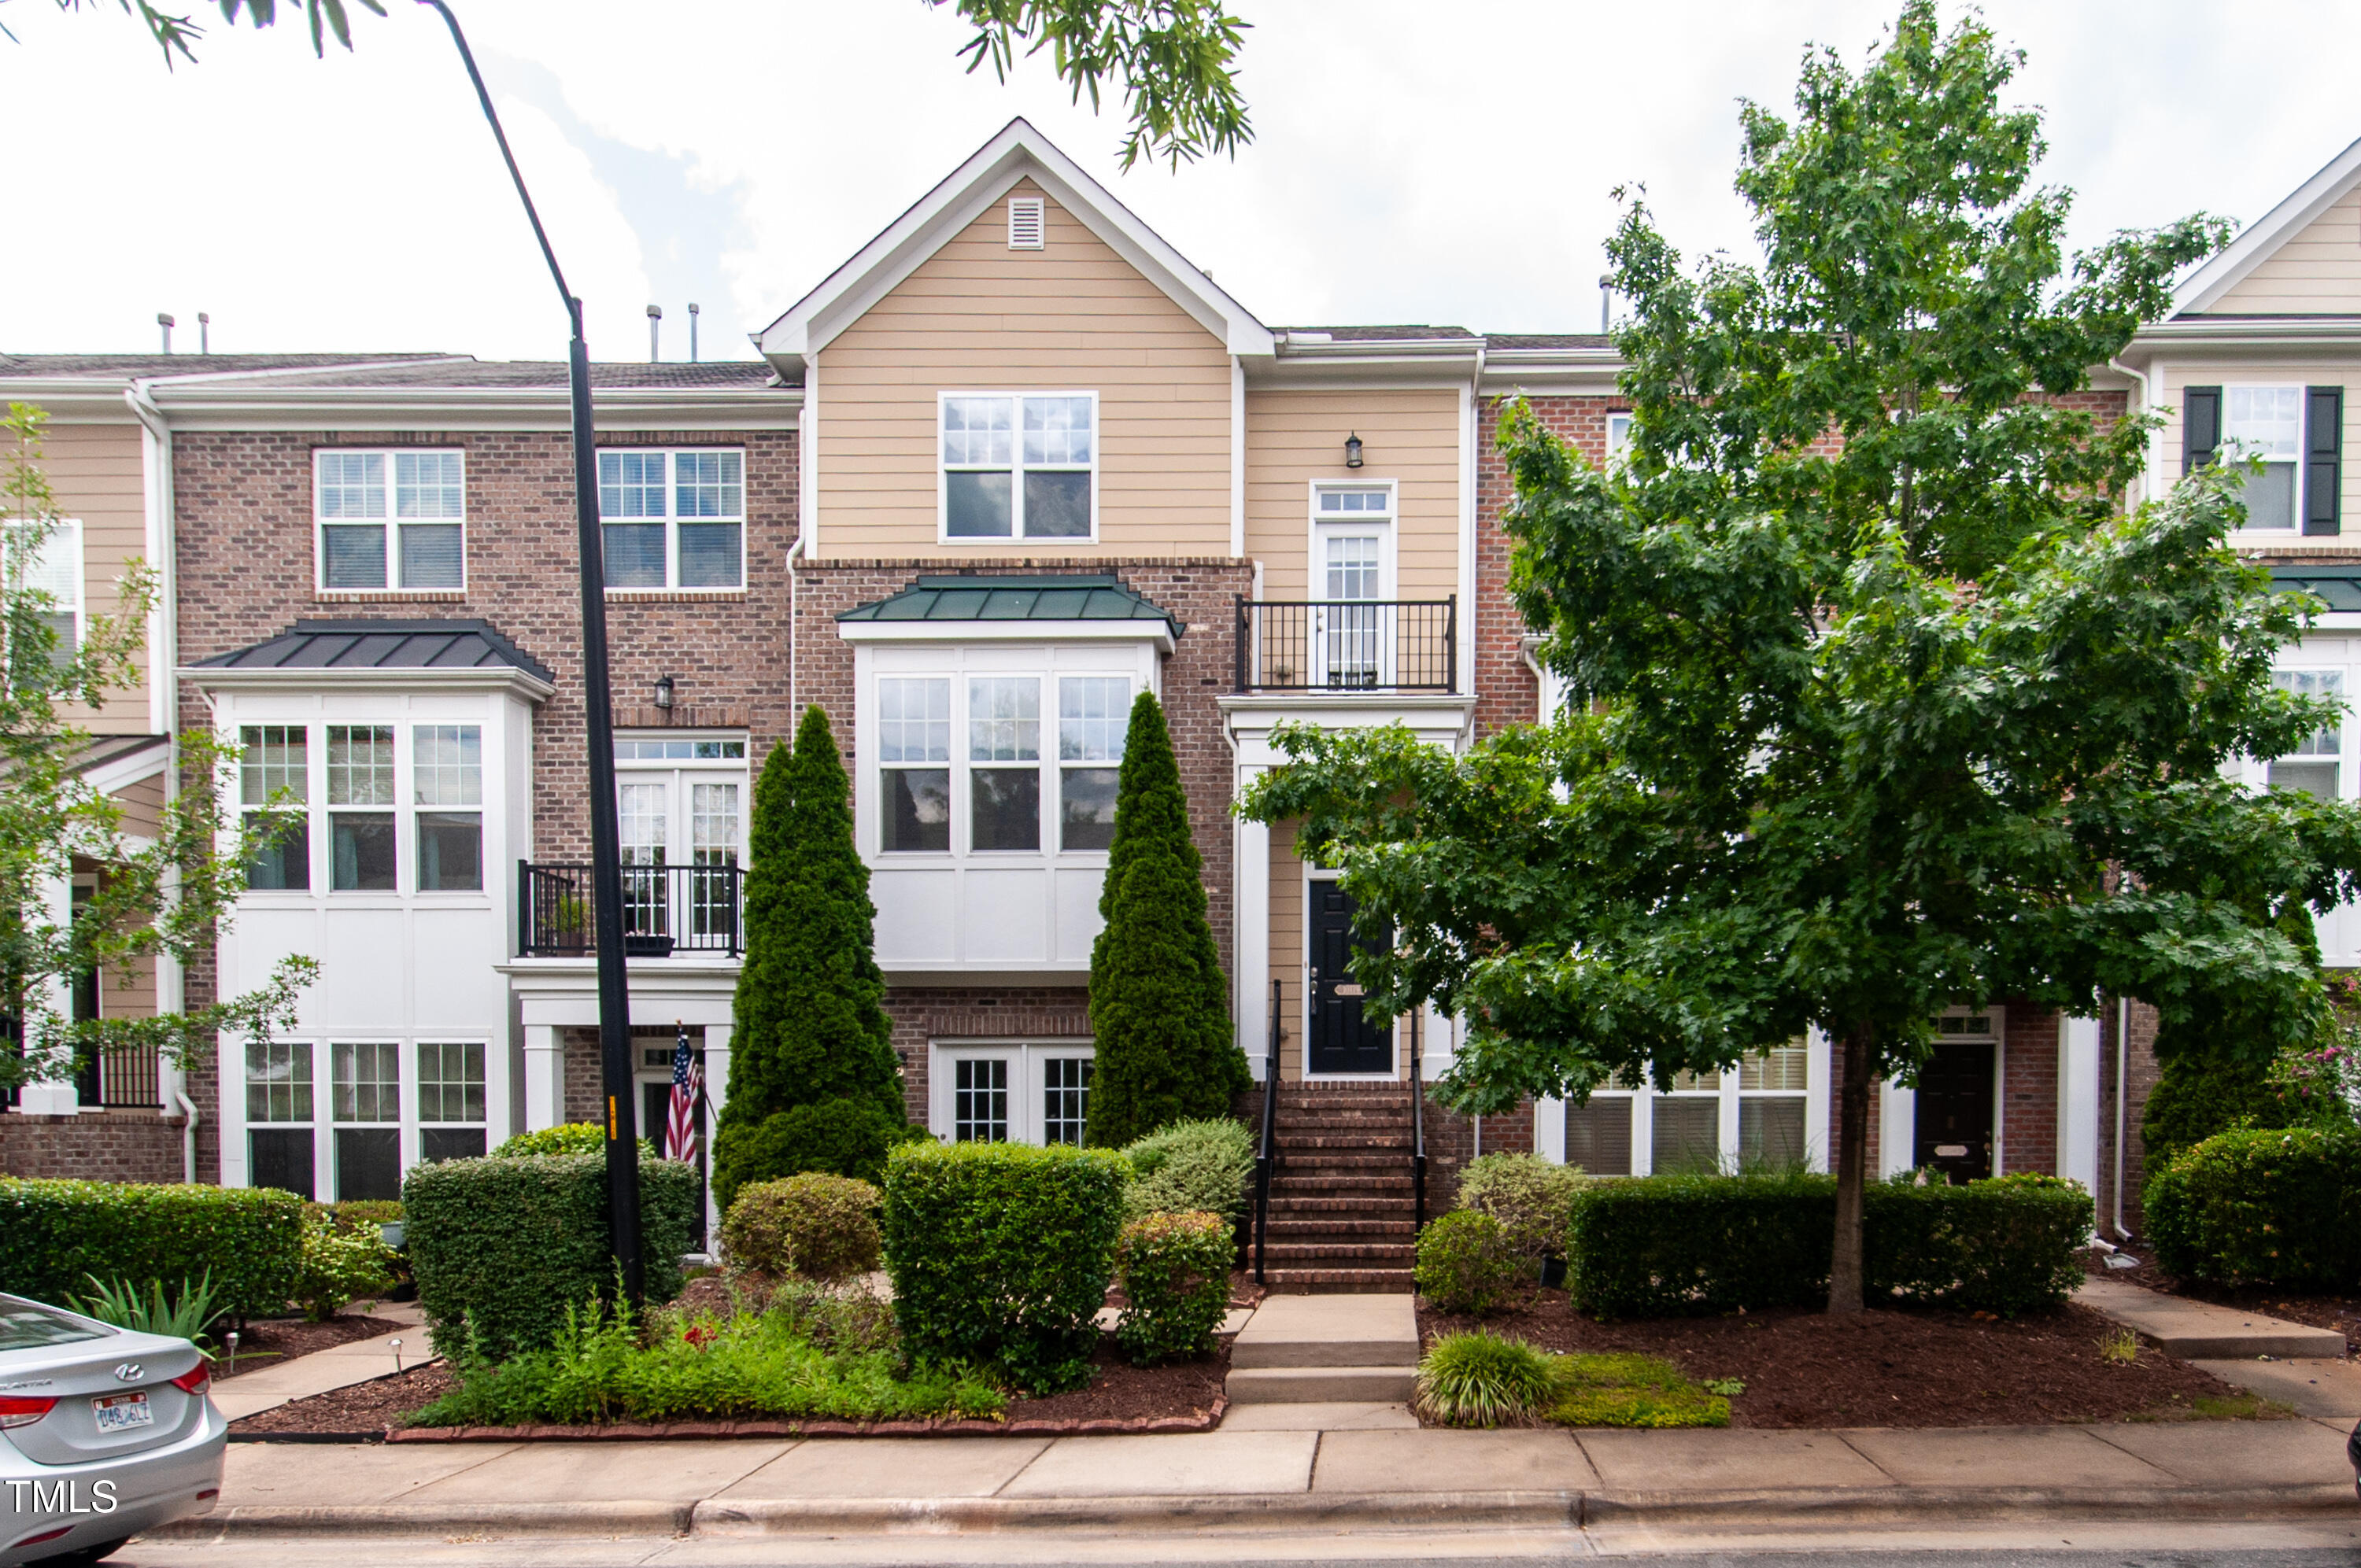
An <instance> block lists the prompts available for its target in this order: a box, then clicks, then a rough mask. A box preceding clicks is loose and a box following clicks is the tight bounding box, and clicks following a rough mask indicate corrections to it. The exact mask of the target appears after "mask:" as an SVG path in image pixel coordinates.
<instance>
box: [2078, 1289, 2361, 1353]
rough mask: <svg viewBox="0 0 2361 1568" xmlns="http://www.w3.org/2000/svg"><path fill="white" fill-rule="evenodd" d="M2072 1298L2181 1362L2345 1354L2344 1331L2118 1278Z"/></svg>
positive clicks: (2083, 1291) (2079, 1292) (2079, 1290)
mask: <svg viewBox="0 0 2361 1568" xmlns="http://www.w3.org/2000/svg"><path fill="white" fill-rule="evenodd" d="M2074 1299H2075V1300H2077V1301H2079V1302H2081V1304H2082V1305H2083V1306H2085V1307H2089V1308H2092V1310H2096V1311H2099V1312H2103V1313H2104V1314H2105V1315H2106V1316H2108V1317H2110V1318H2113V1319H2114V1321H2117V1322H2119V1323H2121V1324H2123V1325H2124V1326H2125V1328H2127V1329H2130V1330H2132V1331H2134V1332H2136V1333H2138V1334H2139V1335H2141V1336H2142V1337H2143V1338H2145V1339H2148V1340H2152V1341H2153V1342H2155V1343H2156V1345H2157V1347H2158V1349H2160V1350H2162V1351H2163V1352H2164V1353H2165V1354H2167V1355H2177V1356H2179V1357H2180V1359H2181V1360H2183V1361H2247V1360H2252V1359H2253V1358H2254V1357H2256V1356H2258V1355H2268V1356H2274V1357H2280V1356H2293V1355H2300V1356H2307V1357H2315V1358H2319V1359H2323V1360H2334V1359H2338V1358H2341V1357H2342V1356H2343V1355H2344V1354H2345V1335H2344V1333H2343V1332H2341V1331H2339V1330H2336V1329H2315V1328H2312V1327H2311V1326H2310V1325H2308V1324H2304V1323H2291V1322H2289V1321H2286V1320H2285V1319H2283V1318H2274V1317H2270V1316H2268V1315H2267V1314H2265V1313H2262V1312H2257V1311H2252V1310H2248V1309H2246V1308H2244V1307H2224V1306H2219V1305H2216V1304H2215V1303H2213V1302H2212V1301H2198V1300H2192V1299H2190V1298H2188V1297H2186V1296H2168V1295H2166V1294H2164V1293H2163V1292H2162V1291H2160V1290H2150V1289H2148V1288H2147V1287H2145V1286H2140V1285H2127V1284H2125V1282H2124V1281H2122V1280H2120V1279H2090V1280H2085V1281H2084V1282H2083V1283H2082V1285H2081V1287H2079V1288H2077V1289H2076V1290H2075V1292H2074Z"/></svg>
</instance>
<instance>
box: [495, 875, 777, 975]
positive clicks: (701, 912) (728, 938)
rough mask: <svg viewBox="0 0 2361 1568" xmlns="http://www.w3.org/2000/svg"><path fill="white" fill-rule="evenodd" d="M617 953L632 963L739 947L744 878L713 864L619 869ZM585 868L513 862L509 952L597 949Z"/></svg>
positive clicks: (568, 953) (568, 954)
mask: <svg viewBox="0 0 2361 1568" xmlns="http://www.w3.org/2000/svg"><path fill="white" fill-rule="evenodd" d="M622 874H623V948H624V951H625V953H626V954H627V955H629V956H630V957H632V958H663V957H666V956H668V955H670V954H673V953H675V952H708V953H727V954H730V956H731V957H733V958H734V957H736V956H737V955H738V954H739V953H741V951H743V950H744V933H743V931H742V930H741V916H742V914H743V912H744V908H745V873H744V872H743V870H742V869H741V867H740V866H738V865H737V864H736V863H735V862H734V861H723V862H721V863H719V864H696V863H692V864H689V865H669V866H668V865H642V864H626V865H625V866H624V867H623V873H622ZM590 883H591V878H590V868H589V867H588V866H587V865H581V864H575V863H565V862H547V861H542V862H529V861H518V862H517V925H518V931H517V949H518V951H520V952H522V953H523V954H525V955H526V956H527V957H529V958H575V957H579V956H582V955H584V954H588V953H590V952H593V951H595V950H596V948H597V941H596V939H595V938H596V934H597V929H598V922H597V920H596V919H595V918H594V916H595V914H596V911H595V910H594V909H593V908H592V907H591V900H590Z"/></svg>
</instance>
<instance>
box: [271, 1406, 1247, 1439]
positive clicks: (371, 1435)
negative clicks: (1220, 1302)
mask: <svg viewBox="0 0 2361 1568" xmlns="http://www.w3.org/2000/svg"><path fill="white" fill-rule="evenodd" d="M1229 1408H1230V1399H1229V1396H1228V1395H1227V1394H1216V1395H1214V1396H1213V1404H1212V1405H1210V1406H1208V1407H1207V1408H1206V1409H1203V1410H1202V1411H1199V1412H1198V1413H1197V1414H1195V1415H1191V1416H1124V1417H1119V1418H1118V1417H1095V1418H1082V1417H1073V1418H1069V1419H1065V1420H1049V1419H1047V1418H1044V1417H1038V1416H1037V1417H1029V1418H1020V1419H1018V1420H1007V1421H984V1420H924V1421H840V1420H818V1419H814V1420H726V1421H628V1422H627V1421H614V1422H609V1423H607V1424H605V1425H600V1426H556V1425H548V1424H534V1425H529V1426H514V1427H395V1428H392V1429H391V1430H390V1431H383V1432H368V1433H364V1434H361V1435H358V1436H353V1437H344V1436H335V1435H328V1434H323V1441H326V1442H527V1443H530V1442H670V1441H690V1440H695V1441H700V1442H710V1441H712V1440H714V1439H716V1438H783V1437H788V1438H814V1437H1129V1436H1137V1435H1138V1434H1139V1433H1142V1432H1176V1431H1179V1432H1189V1431H1213V1429H1214V1428H1215V1427H1218V1426H1220V1425H1221V1424H1222V1417H1223V1416H1224V1414H1225V1413H1226V1412H1227V1411H1228V1409H1229ZM233 1441H236V1440H235V1439H233ZM247 1441H248V1442H259V1441H266V1440H265V1439H263V1438H262V1437H261V1436H260V1435H259V1434H258V1435H257V1436H256V1437H254V1438H250V1439H247Z"/></svg>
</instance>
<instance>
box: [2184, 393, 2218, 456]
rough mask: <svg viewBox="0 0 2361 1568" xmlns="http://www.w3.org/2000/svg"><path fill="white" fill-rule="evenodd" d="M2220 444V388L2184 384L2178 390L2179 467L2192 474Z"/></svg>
mask: <svg viewBox="0 0 2361 1568" xmlns="http://www.w3.org/2000/svg"><path fill="white" fill-rule="evenodd" d="M2221 447H2222V389H2221V388H2219V387H2184V388H2182V389H2181V392H2180V471H2181V472H2182V473H2183V474H2194V473H2195V472H2197V470H2198V469H2200V468H2202V467H2204V466H2206V465H2207V464H2209V463H2211V462H2213V455H2214V454H2215V453H2216V452H2218V451H2220V450H2221Z"/></svg>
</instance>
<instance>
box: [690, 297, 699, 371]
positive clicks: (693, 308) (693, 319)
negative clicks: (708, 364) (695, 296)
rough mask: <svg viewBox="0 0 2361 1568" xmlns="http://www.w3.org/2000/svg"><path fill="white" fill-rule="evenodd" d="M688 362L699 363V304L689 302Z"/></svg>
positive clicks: (693, 301)
mask: <svg viewBox="0 0 2361 1568" xmlns="http://www.w3.org/2000/svg"><path fill="white" fill-rule="evenodd" d="M688 362H689V363H690V364H691V365H694V364H696V363H697V302H696V301H695V300H691V301H689V302H688Z"/></svg>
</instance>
